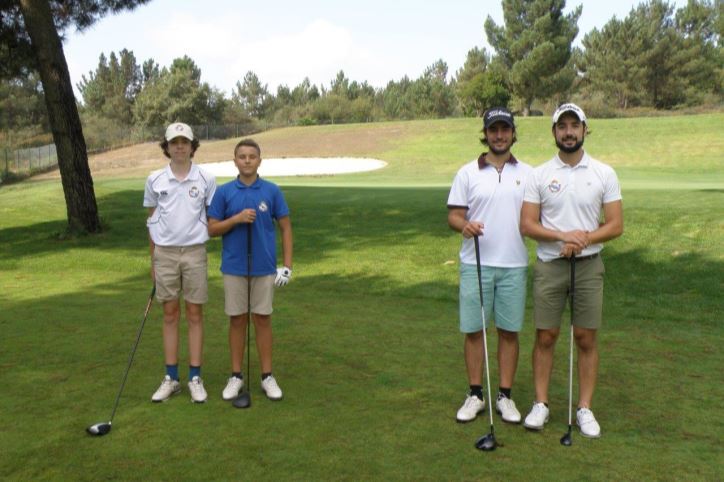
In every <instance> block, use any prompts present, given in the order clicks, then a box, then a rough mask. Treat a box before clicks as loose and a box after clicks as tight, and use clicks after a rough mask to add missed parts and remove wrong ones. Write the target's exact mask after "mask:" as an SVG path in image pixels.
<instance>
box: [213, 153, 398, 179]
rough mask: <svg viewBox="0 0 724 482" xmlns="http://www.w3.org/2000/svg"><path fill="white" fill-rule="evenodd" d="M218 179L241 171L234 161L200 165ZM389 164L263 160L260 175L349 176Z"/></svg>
mask: <svg viewBox="0 0 724 482" xmlns="http://www.w3.org/2000/svg"><path fill="white" fill-rule="evenodd" d="M199 165H200V166H201V167H203V168H204V169H206V170H207V171H209V172H211V173H212V174H214V175H215V176H218V177H234V176H236V175H237V174H238V173H239V171H238V170H237V169H236V166H235V165H234V161H224V162H209V163H204V164H199ZM386 165H387V163H386V162H385V161H380V160H378V159H365V158H357V157H324V158H315V157H285V158H282V159H262V161H261V166H259V175H260V176H263V177H270V176H315V175H325V174H348V173H352V172H366V171H374V170H376V169H382V168H383V167H385V166H386Z"/></svg>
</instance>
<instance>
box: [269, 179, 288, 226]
mask: <svg viewBox="0 0 724 482" xmlns="http://www.w3.org/2000/svg"><path fill="white" fill-rule="evenodd" d="M272 215H273V216H274V219H279V218H283V217H285V216H289V206H287V201H286V199H284V193H283V192H282V190H281V189H279V187H278V186H277V187H276V189H275V190H274V211H273V213H272Z"/></svg>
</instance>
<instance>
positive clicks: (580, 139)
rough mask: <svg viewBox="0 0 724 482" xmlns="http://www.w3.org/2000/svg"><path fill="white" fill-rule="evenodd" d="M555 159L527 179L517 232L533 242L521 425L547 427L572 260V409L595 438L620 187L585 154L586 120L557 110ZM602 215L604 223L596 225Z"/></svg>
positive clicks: (567, 107)
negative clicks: (528, 401)
mask: <svg viewBox="0 0 724 482" xmlns="http://www.w3.org/2000/svg"><path fill="white" fill-rule="evenodd" d="M552 132H553V137H554V138H555V143H556V146H557V147H558V149H559V150H558V154H557V155H556V156H555V157H554V158H553V159H551V160H550V161H548V162H546V163H544V164H542V165H540V166H538V167H537V168H535V169H534V170H533V173H532V174H531V175H530V176H529V177H528V182H527V183H526V188H525V197H524V199H523V207H522V210H521V216H520V229H521V232H522V233H523V234H524V235H525V236H528V237H530V238H533V239H535V240H536V241H537V242H538V246H537V249H536V254H537V258H538V259H537V261H536V265H535V275H534V284H533V300H534V311H533V318H534V322H535V326H536V340H535V346H534V348H533V377H534V381H535V401H534V402H533V407H532V409H531V411H530V413H529V414H528V416H527V417H526V418H525V421H524V422H523V424H524V426H525V427H526V428H528V429H532V430H541V429H543V426H544V425H545V423H546V422H547V421H548V415H549V409H548V385H549V382H550V377H551V372H552V368H553V354H554V350H555V344H556V340H557V339H558V335H559V333H560V326H561V317H562V314H563V310H564V308H565V305H566V300H567V299H568V296H569V290H570V260H569V259H568V258H570V257H571V256H575V257H576V272H575V274H576V278H575V288H574V289H575V297H574V315H573V327H574V328H573V331H574V338H575V343H576V346H577V350H578V387H579V394H578V410H577V411H576V421H577V424H578V426H579V427H580V430H581V434H582V435H583V436H585V437H591V438H597V437H600V435H601V427H600V426H599V424H598V422H597V421H596V418H595V417H594V416H593V412H592V411H591V401H592V399H593V392H594V389H595V386H596V377H597V373H598V347H597V341H596V334H597V330H598V329H599V328H600V326H601V317H602V316H601V313H602V306H603V273H604V267H603V261H602V260H601V256H600V255H599V253H600V252H601V250H602V249H603V243H604V242H605V241H609V240H611V239H614V238H617V237H618V236H620V235H621V234H622V233H623V206H622V202H621V188H620V186H619V182H618V178H617V177H616V173H615V172H614V170H613V169H612V168H611V167H610V166H608V165H606V164H603V163H602V162H600V161H597V160H595V159H593V158H591V157H590V156H589V155H588V154H587V153H586V152H585V151H584V150H583V143H584V140H585V137H586V134H587V120H586V114H585V113H584V112H583V110H582V109H581V108H580V107H578V106H577V105H575V104H571V103H567V104H563V105H561V106H560V107H558V109H556V111H555V113H554V114H553V127H552ZM601 213H603V222H599V220H600V219H601Z"/></svg>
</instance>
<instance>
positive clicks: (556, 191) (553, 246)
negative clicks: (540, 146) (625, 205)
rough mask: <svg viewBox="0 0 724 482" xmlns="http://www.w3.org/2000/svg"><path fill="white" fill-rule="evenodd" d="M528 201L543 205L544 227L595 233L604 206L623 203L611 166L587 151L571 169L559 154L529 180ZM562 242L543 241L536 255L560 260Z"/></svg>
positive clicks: (590, 249) (596, 248)
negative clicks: (620, 201)
mask: <svg viewBox="0 0 724 482" xmlns="http://www.w3.org/2000/svg"><path fill="white" fill-rule="evenodd" d="M524 200H525V202H529V203H533V204H538V205H540V220H541V224H542V225H543V227H545V228H548V229H553V230H556V231H573V230H576V229H580V230H583V231H589V232H590V231H595V230H596V229H598V226H599V224H598V223H599V220H600V219H601V210H602V208H603V205H604V204H607V203H610V202H614V201H619V200H621V187H620V185H619V183H618V178H617V177H616V172H615V171H614V170H613V168H611V167H610V166H608V165H606V164H604V163H602V162H600V161H597V160H596V159H593V158H592V157H590V156H589V155H588V154H586V153H585V152H584V153H583V158H582V159H581V161H580V162H579V163H578V164H577V165H576V166H575V167H571V166H569V165H568V164H566V163H564V162H563V161H561V159H560V158H559V157H558V155H556V157H554V158H553V159H551V160H550V161H548V162H546V163H545V164H541V165H540V166H538V167H536V168H535V169H534V170H533V174H532V175H530V176H529V177H528V182H527V184H526V187H525V198H524ZM562 247H563V242H562V241H539V242H538V247H537V249H536V254H537V255H538V257H539V258H540V259H542V260H543V261H551V260H553V259H555V258H559V257H560V252H561V248H562ZM602 249H603V244H602V243H598V244H592V245H590V246H588V247H587V248H586V249H584V250H583V252H582V253H581V254H580V256H589V255H592V254H596V253H598V252H600V251H601V250H602Z"/></svg>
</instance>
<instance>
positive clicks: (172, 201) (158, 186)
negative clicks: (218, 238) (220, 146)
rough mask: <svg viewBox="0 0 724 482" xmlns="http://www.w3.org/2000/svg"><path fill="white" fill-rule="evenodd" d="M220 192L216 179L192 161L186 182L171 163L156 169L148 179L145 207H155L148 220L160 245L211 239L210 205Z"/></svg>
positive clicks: (150, 232) (193, 242)
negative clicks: (180, 179) (176, 174)
mask: <svg viewBox="0 0 724 482" xmlns="http://www.w3.org/2000/svg"><path fill="white" fill-rule="evenodd" d="M214 192H216V178H215V177H214V176H213V175H212V174H209V173H208V172H206V171H205V170H203V169H201V168H199V167H198V166H197V165H196V164H194V163H192V164H191V169H190V170H189V173H188V175H187V176H186V178H185V179H184V180H182V181H179V180H178V179H176V177H175V176H174V175H173V172H172V171H171V165H170V164H169V165H167V166H166V167H165V168H164V169H159V170H158V171H154V172H152V173H151V175H150V176H148V179H147V180H146V188H145V191H144V193H143V206H144V207H147V208H153V207H155V208H156V210H155V211H154V213H153V215H152V216H151V217H149V218H148V219H147V220H146V226H148V232H149V234H150V236H151V239H152V240H153V242H154V244H156V245H158V246H192V245H194V244H202V243H205V242H206V241H207V240H208V239H209V233H208V231H207V228H206V226H207V224H208V223H207V221H206V207H207V206H209V205H210V204H211V198H212V197H213V196H214Z"/></svg>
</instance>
